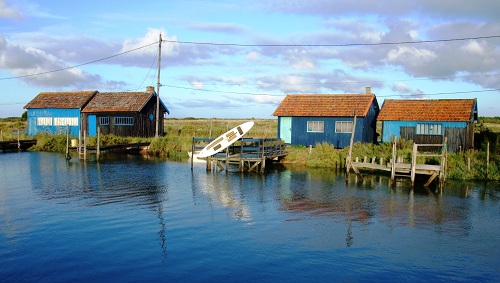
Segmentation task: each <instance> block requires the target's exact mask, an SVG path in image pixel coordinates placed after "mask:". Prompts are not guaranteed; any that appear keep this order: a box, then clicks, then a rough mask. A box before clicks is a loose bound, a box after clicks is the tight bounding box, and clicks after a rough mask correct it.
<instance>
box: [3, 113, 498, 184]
mask: <svg viewBox="0 0 500 283" xmlns="http://www.w3.org/2000/svg"><path fill="white" fill-rule="evenodd" d="M248 120H250V119H248ZM248 120H234V119H194V118H186V119H166V120H165V132H166V135H165V136H164V137H159V138H132V137H117V136H113V135H104V136H101V145H113V144H123V143H136V142H151V146H150V149H149V154H150V155H153V156H158V157H160V158H165V159H170V160H182V159H187V152H188V151H190V150H191V142H192V138H193V136H195V137H207V138H208V137H212V138H215V137H217V136H219V135H221V134H222V133H224V132H226V131H227V130H228V129H231V128H233V127H235V126H237V125H239V124H241V123H243V122H245V121H248ZM252 120H253V121H254V122H255V125H254V127H253V128H252V129H251V130H250V132H249V133H248V134H247V136H248V137H254V138H264V137H268V138H274V137H276V135H277V120H271V119H268V120H266V119H252ZM486 121H487V123H482V122H480V123H478V125H477V127H476V135H475V150H474V151H467V152H461V153H449V154H448V159H447V161H448V173H447V175H448V178H450V179H459V180H500V132H497V131H496V130H497V127H496V126H498V125H500V119H497V118H490V119H488V120H486ZM497 122H498V123H497ZM490 124H493V125H495V126H490ZM25 127H26V121H25V120H23V119H21V118H5V119H0V129H1V130H2V133H3V138H4V140H15V139H17V133H14V132H16V131H17V129H18V128H21V129H25ZM498 128H500V127H498ZM21 138H28V137H26V136H25V135H24V134H23V135H21ZM29 138H32V137H29ZM35 138H36V139H37V140H38V142H37V145H36V146H35V147H34V148H33V149H32V150H37V151H53V152H64V151H65V147H66V137H65V136H57V135H47V134H39V135H37V136H36V137H35ZM73 138H74V137H73ZM488 142H489V144H490V147H489V148H490V156H489V166H488V168H486V164H487V154H486V148H487V143H488ZM87 143H88V145H90V146H94V145H96V143H97V139H96V137H92V138H89V139H88V142H87ZM288 151H289V154H288V156H287V157H286V158H284V159H283V163H284V164H286V165H294V166H306V167H314V168H338V167H340V166H343V162H344V160H345V157H346V156H347V154H348V149H347V148H344V149H336V148H334V146H333V145H330V144H328V143H320V144H316V145H315V146H314V147H313V148H311V149H309V148H307V147H304V146H291V147H288ZM397 151H398V153H397V154H398V156H402V157H403V158H405V160H406V161H409V160H411V153H412V141H402V142H401V143H399V144H398V149H397ZM353 156H354V157H356V156H357V157H360V158H363V157H365V156H367V157H372V156H377V157H384V159H385V160H389V159H390V158H391V157H392V145H391V144H389V143H387V144H380V145H373V144H361V143H355V144H354V147H353ZM424 162H427V163H431V164H437V163H438V162H439V160H437V159H430V160H419V163H424Z"/></svg>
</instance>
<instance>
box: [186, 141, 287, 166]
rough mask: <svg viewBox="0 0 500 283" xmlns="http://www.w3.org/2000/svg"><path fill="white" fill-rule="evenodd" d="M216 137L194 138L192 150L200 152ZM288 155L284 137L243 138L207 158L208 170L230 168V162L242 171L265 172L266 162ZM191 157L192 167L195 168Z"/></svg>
mask: <svg viewBox="0 0 500 283" xmlns="http://www.w3.org/2000/svg"><path fill="white" fill-rule="evenodd" d="M213 140H214V139H209V138H194V137H193V145H192V151H191V152H194V153H196V152H198V151H200V150H201V149H203V148H204V147H205V146H206V145H207V144H209V143H210V142H211V141H213ZM286 155H287V151H286V150H285V142H284V141H283V140H282V139H278V138H272V139H266V138H241V139H239V140H238V141H236V142H235V143H234V144H232V145H230V146H229V147H228V148H226V150H225V151H222V152H220V153H217V154H215V155H212V156H210V157H208V158H207V159H206V162H207V167H206V168H207V171H211V170H217V168H218V169H219V170H221V171H222V170H226V171H227V170H228V169H229V165H230V164H236V165H237V166H238V169H239V171H240V172H243V171H248V172H251V171H256V172H261V173H263V172H264V171H265V168H266V162H271V161H278V160H280V159H281V158H283V157H285V156H286ZM193 160H194V158H193V157H191V168H193Z"/></svg>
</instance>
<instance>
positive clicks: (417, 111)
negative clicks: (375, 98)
mask: <svg viewBox="0 0 500 283" xmlns="http://www.w3.org/2000/svg"><path fill="white" fill-rule="evenodd" d="M474 104H475V99H434V100H430V99H429V100H392V99H389V100H388V99H386V100H385V101H384V104H383V105H382V109H381V110H380V113H379V115H378V118H377V119H378V120H379V121H387V120H390V121H450V122H466V121H470V120H471V118H472V117H473V111H474Z"/></svg>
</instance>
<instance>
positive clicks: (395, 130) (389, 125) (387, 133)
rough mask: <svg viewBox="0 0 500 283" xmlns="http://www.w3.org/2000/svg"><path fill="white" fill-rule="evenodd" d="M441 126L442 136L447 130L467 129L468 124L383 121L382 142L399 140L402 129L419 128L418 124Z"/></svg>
mask: <svg viewBox="0 0 500 283" xmlns="http://www.w3.org/2000/svg"><path fill="white" fill-rule="evenodd" d="M422 123H428V124H441V125H442V135H444V131H445V129H446V128H458V129H463V128H466V127H467V123H466V122H436V121H383V124H382V142H391V141H392V137H393V136H396V137H398V138H399V136H400V135H401V130H400V129H401V127H417V124H422Z"/></svg>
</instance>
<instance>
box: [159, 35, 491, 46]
mask: <svg viewBox="0 0 500 283" xmlns="http://www.w3.org/2000/svg"><path fill="white" fill-rule="evenodd" d="M493 38H500V35H489V36H476V37H461V38H449V39H434V40H417V41H398V42H375V43H341V44H241V43H215V42H197V41H179V40H167V39H165V40H163V41H165V42H172V43H179V44H196V45H214V46H237V47H351V46H377V45H400V44H421V43H436V42H452V41H465V40H477V39H493Z"/></svg>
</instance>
